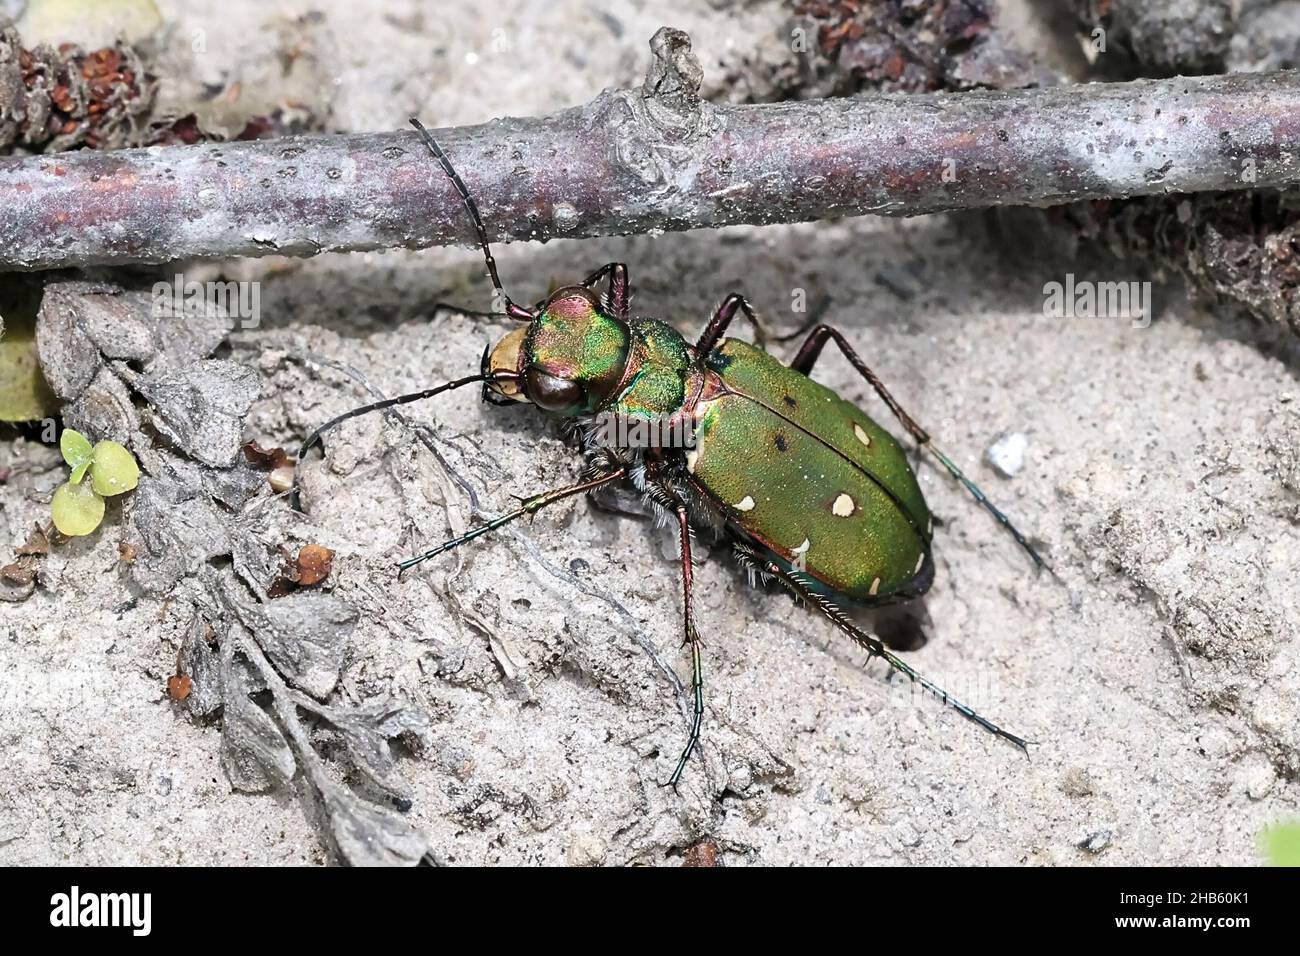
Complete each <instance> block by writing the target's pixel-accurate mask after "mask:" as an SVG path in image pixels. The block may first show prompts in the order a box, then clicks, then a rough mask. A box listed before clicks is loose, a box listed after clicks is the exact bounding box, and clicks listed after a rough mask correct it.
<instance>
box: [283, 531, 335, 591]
mask: <svg viewBox="0 0 1300 956" xmlns="http://www.w3.org/2000/svg"><path fill="white" fill-rule="evenodd" d="M333 567H334V552H333V551H331V550H330V549H329V548H325V547H322V546H321V545H319V544H304V545H303V546H302V547H301V548H300V549H299V550H298V553H297V555H295V556H294V557H292V558H287V559H286V560H285V563H284V567H283V568H282V569H281V570H280V573H279V575H278V576H277V577H276V579H275V580H274V581H273V582H271V586H270V587H269V588H267V590H266V594H267V597H273V598H277V597H284V596H285V595H286V594H290V593H292V592H293V591H296V590H297V589H298V588H308V587H312V586H313V585H316V584H320V583H321V582H322V581H324V580H325V579H326V578H327V577H329V573H330V571H331V569H332V568H333Z"/></svg>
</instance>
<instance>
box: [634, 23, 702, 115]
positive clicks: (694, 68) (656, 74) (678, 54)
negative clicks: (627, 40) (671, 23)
mask: <svg viewBox="0 0 1300 956" xmlns="http://www.w3.org/2000/svg"><path fill="white" fill-rule="evenodd" d="M650 52H651V53H652V54H653V57H652V58H651V60H650V68H649V69H648V70H647V71H646V75H645V83H644V84H643V85H642V87H641V96H642V97H643V99H644V101H645V106H646V115H647V119H648V120H649V121H650V122H651V123H653V124H654V126H655V127H656V128H657V129H658V130H660V131H661V132H662V133H663V134H665V135H666V136H668V137H671V138H674V139H677V138H681V139H685V138H689V137H690V135H691V134H692V133H694V132H695V130H696V128H697V127H698V126H699V122H700V84H701V83H702V82H703V81H704V68H703V67H701V66H700V61H699V58H698V57H697V56H696V55H695V54H694V53H692V52H691V38H690V37H689V36H687V34H686V32H685V31H684V30H678V29H675V28H673V27H660V28H659V30H658V31H657V32H656V33H655V35H654V36H653V37H651V38H650Z"/></svg>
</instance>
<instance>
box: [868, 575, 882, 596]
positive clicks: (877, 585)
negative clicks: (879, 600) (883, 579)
mask: <svg viewBox="0 0 1300 956" xmlns="http://www.w3.org/2000/svg"><path fill="white" fill-rule="evenodd" d="M879 590H880V578H876V579H875V580H874V581H872V582H871V590H870V591H868V592H867V593H868V594H870V595H871V596H872V597H875V596H876V592H877V591H879Z"/></svg>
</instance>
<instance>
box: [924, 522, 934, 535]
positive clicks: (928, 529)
mask: <svg viewBox="0 0 1300 956" xmlns="http://www.w3.org/2000/svg"><path fill="white" fill-rule="evenodd" d="M925 533H926V534H927V535H932V534H934V518H929V519H927V520H926V522H925Z"/></svg>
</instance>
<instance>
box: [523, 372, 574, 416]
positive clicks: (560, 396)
mask: <svg viewBox="0 0 1300 956" xmlns="http://www.w3.org/2000/svg"><path fill="white" fill-rule="evenodd" d="M524 386H525V387H524V393H525V394H526V395H527V396H528V400H529V401H531V402H532V403H533V404H534V405H536V406H537V407H538V408H544V409H545V410H546V411H548V412H563V411H567V410H569V409H571V408H576V407H577V406H579V405H581V404H582V386H581V385H580V384H579V383H577V382H575V381H574V380H573V379H569V378H556V377H555V376H554V375H548V374H546V373H545V372H543V371H542V370H541V369H537V368H530V369H529V370H528V372H527V373H526V374H525V376H524Z"/></svg>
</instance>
